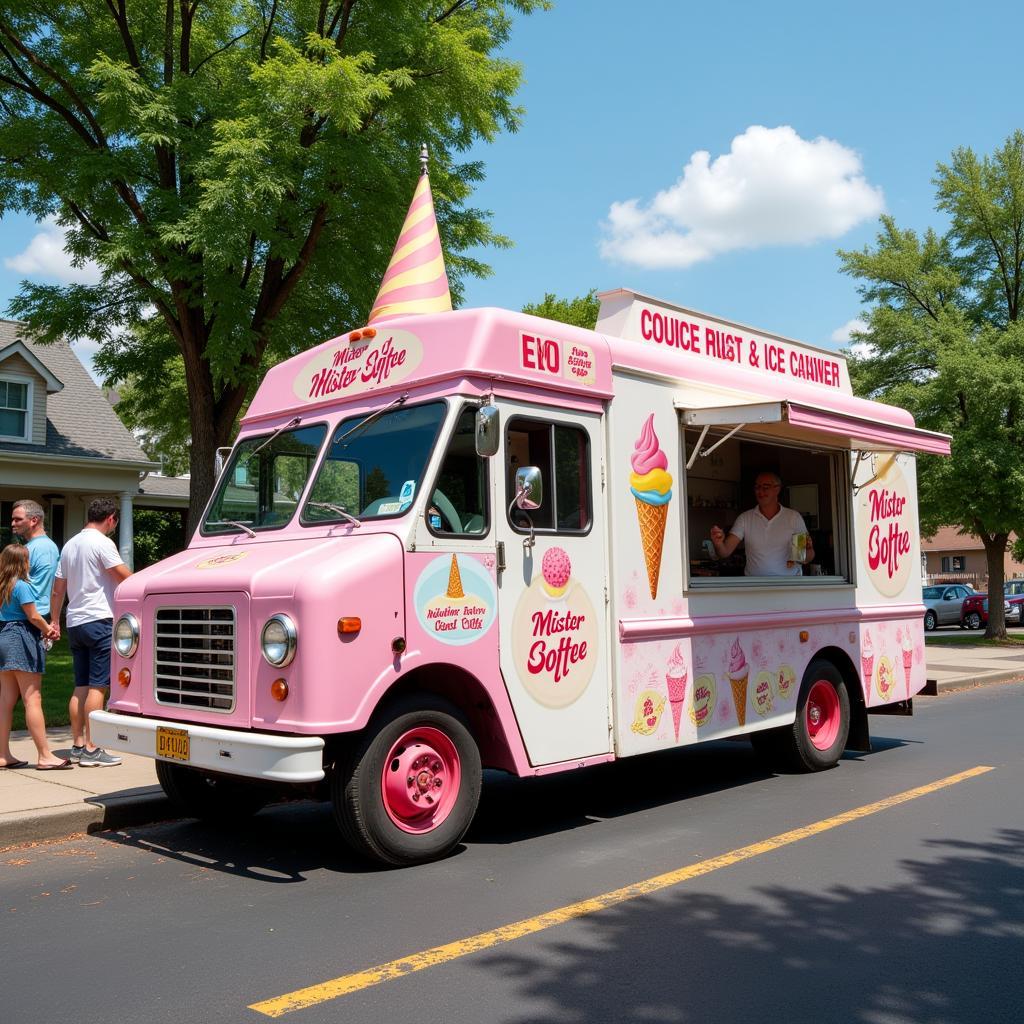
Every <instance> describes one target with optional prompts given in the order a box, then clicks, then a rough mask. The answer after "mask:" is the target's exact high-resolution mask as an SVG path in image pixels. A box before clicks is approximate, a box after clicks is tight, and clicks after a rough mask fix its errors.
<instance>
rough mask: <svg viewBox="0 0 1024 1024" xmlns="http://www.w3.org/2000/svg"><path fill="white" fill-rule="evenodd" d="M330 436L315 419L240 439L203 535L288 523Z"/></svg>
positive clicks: (204, 524)
mask: <svg viewBox="0 0 1024 1024" xmlns="http://www.w3.org/2000/svg"><path fill="white" fill-rule="evenodd" d="M326 436H327V426H326V424H324V423H316V424H311V425H310V426H308V427H300V428H298V429H296V430H283V431H281V432H280V433H279V434H276V435H275V434H273V433H269V434H257V435H255V436H253V437H247V438H246V439H245V440H244V441H239V443H238V444H237V445H236V446H235V450H234V453H233V455H232V458H231V462H230V463H229V465H228V468H227V470H226V471H225V472H224V473H223V475H222V476H221V478H220V486H219V487H218V489H217V495H216V497H215V498H214V500H213V504H212V505H211V506H210V511H209V512H208V513H207V516H206V519H205V520H204V521H203V529H202V532H203V534H204V536H213V535H216V534H220V533H244V532H245V529H250V530H271V529H280V528H281V527H282V526H284V525H285V524H286V523H287V522H288V521H289V520H290V519H291V518H292V516H293V515H294V513H295V508H296V505H297V504H298V501H299V498H300V496H301V495H302V492H303V490H304V489H305V487H306V482H307V481H308V480H309V474H310V472H311V471H312V469H313V464H314V463H315V462H316V457H317V455H318V453H319V451H320V447H321V445H322V444H323V441H324V438H325V437H326Z"/></svg>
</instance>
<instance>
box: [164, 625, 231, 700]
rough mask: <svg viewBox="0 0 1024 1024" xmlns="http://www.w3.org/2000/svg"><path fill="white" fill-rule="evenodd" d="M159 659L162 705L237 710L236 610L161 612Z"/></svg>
mask: <svg viewBox="0 0 1024 1024" xmlns="http://www.w3.org/2000/svg"><path fill="white" fill-rule="evenodd" d="M155 655H156V659H155V670H154V687H155V689H156V699H157V702H158V703H160V704H173V705H175V706H177V707H186V708H203V709H204V710H206V711H223V712H225V713H227V712H229V711H233V710H234V707H235V664H236V662H235V610H234V608H158V609H157V613H156V652H155Z"/></svg>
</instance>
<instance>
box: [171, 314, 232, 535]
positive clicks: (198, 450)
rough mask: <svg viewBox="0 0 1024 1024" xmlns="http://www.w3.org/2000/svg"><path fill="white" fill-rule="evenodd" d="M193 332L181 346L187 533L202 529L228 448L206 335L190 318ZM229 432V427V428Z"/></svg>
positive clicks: (197, 319)
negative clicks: (217, 466)
mask: <svg viewBox="0 0 1024 1024" xmlns="http://www.w3.org/2000/svg"><path fill="white" fill-rule="evenodd" d="M190 326H191V327H192V330H191V331H190V332H189V333H188V334H187V335H186V337H185V340H184V344H183V345H182V357H183V362H184V365H185V384H186V386H187V388H188V407H189V419H190V420H191V426H192V441H191V444H190V446H189V460H188V462H189V467H188V468H189V477H190V481H191V486H190V487H189V503H188V532H189V536H190V537H191V535H192V534H193V533H194V532H195V530H196V528H197V527H198V526H199V521H200V519H201V517H202V514H203V509H205V508H206V502H207V501H208V500H209V498H210V494H211V493H212V491H213V485H214V482H215V481H214V460H215V458H216V454H217V448H218V447H219V446H220V445H223V444H226V443H227V442H226V441H225V440H222V439H221V436H220V435H221V433H222V430H221V424H219V423H218V422H217V403H216V401H215V399H214V393H213V377H212V375H211V373H210V364H209V362H208V361H207V360H206V358H205V355H204V353H205V351H206V347H207V342H208V338H207V331H206V330H205V325H203V324H202V322H201V320H200V319H199V318H191V324H190ZM228 430H229V432H230V426H229V428H228Z"/></svg>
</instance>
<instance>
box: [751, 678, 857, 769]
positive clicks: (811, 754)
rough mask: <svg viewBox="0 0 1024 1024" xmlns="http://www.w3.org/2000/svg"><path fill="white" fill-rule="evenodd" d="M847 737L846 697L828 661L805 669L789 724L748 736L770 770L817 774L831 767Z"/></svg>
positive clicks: (848, 702)
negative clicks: (792, 718) (770, 767)
mask: <svg viewBox="0 0 1024 1024" xmlns="http://www.w3.org/2000/svg"><path fill="white" fill-rule="evenodd" d="M849 734H850V695H849V693H848V692H847V689H846V683H845V682H844V681H843V677H842V675H841V674H840V672H839V670H838V669H837V668H836V667H835V665H833V664H832V663H831V662H830V661H823V660H816V661H812V662H811V663H810V665H808V666H807V671H806V672H805V673H804V680H803V684H802V685H801V687H800V697H799V700H798V701H797V712H796V720H795V721H794V722H793V724H792V725H788V726H784V727H782V728H779V729H768V730H765V731H762V732H755V733H751V736H750V742H751V744H752V746H753V747H754V750H755V751H756V752H757V753H758V755H760V756H761V757H763V758H765V759H766V760H767V761H768V762H769V763H770V764H771V765H772V766H773V767H776V768H780V769H783V770H787V771H800V772H820V771H824V770H825V769H826V768H832V767H834V766H835V765H836V764H837V763H838V761H839V758H840V757H841V756H842V753H843V750H845V749H846V740H847V737H848V736H849Z"/></svg>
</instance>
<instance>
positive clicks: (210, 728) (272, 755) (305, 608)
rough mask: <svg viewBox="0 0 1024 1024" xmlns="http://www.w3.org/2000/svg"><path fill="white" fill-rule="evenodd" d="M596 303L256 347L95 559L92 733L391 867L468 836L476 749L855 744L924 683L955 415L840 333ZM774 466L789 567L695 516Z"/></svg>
mask: <svg viewBox="0 0 1024 1024" xmlns="http://www.w3.org/2000/svg"><path fill="white" fill-rule="evenodd" d="M396 256H399V249H398V248H396ZM397 266H398V268H399V270H398V275H397V276H396V278H395V279H396V280H397V281H398V282H399V284H398V285H397V286H396V289H397V294H398V296H399V298H400V297H401V294H402V291H401V289H402V288H403V287H404V285H403V283H402V282H403V281H404V280H405V279H403V278H402V277H401V273H402V269H401V262H400V261H399V263H398V264H397ZM600 298H601V312H600V319H599V322H598V324H597V327H596V330H593V331H590V330H584V329H582V328H577V327H572V326H567V325H565V324H561V323H555V322H552V321H548V320H544V319H539V318H537V317H533V316H528V315H525V314H522V313H515V312H509V311H506V310H501V309H475V310H458V311H450V310H447V311H441V312H430V311H427V312H416V313H410V314H404V313H403V312H402V309H401V303H400V302H396V303H395V304H394V305H395V308H393V309H392V310H391V311H390V312H392V313H394V315H389V316H387V317H385V318H379V317H378V318H376V319H375V320H374V321H373V322H372V323H371V325H370V326H368V327H360V328H358V329H354V330H351V331H349V332H347V333H346V334H344V335H342V336H340V337H337V338H334V339H333V340H330V341H328V342H325V343H324V344H322V345H320V346H318V347H316V348H314V349H312V350H309V351H307V352H304V353H302V354H299V355H296V356H295V357H293V358H291V359H289V360H288V361H286V362H283V363H281V364H279V365H277V366H275V367H273V369H271V370H270V371H269V373H268V374H267V376H266V379H265V380H264V381H263V383H262V385H261V386H260V388H259V390H258V392H257V393H256V395H255V397H254V399H253V401H252V403H251V405H250V406H249V408H248V411H247V413H246V415H245V417H244V420H243V422H242V424H241V429H240V432H239V435H238V439H237V442H236V443H235V445H234V448H233V450H232V452H231V454H230V457H229V458H228V459H227V461H226V464H225V466H224V468H223V471H222V472H221V474H220V477H219V480H218V483H217V485H216V488H215V491H214V493H213V496H212V498H211V500H210V502H209V505H208V507H207V509H206V511H205V514H204V515H203V517H202V521H201V523H200V525H199V526H198V528H197V530H196V532H195V535H194V536H193V538H192V540H191V542H190V544H189V546H188V548H187V549H186V550H184V551H182V552H180V553H179V554H177V555H175V556H172V557H170V558H168V559H166V560H165V561H163V562H160V563H158V564H156V565H154V566H151V567H150V568H148V569H145V570H143V571H141V572H139V573H137V574H136V575H134V576H132V577H131V578H130V579H128V580H127V581H125V582H124V583H123V584H122V585H121V586H120V587H119V588H118V591H117V595H116V608H115V630H114V652H113V659H112V683H111V698H110V702H109V706H108V708H107V710H106V711H102V712H97V713H95V714H94V715H93V716H92V735H93V739H94V741H96V742H98V743H100V744H102V745H103V746H106V747H109V748H112V749H116V750H123V751H130V752H132V753H135V754H141V755H144V756H148V757H153V758H155V759H156V769H157V774H158V777H159V780H160V782H161V784H162V785H163V787H164V789H165V790H166V792H167V793H168V795H169V796H170V797H171V798H172V799H174V800H175V801H176V802H177V803H178V804H179V805H181V806H182V807H183V808H184V809H185V810H186V811H187V812H188V813H191V814H195V815H198V816H211V817H215V818H218V819H221V820H223V819H228V818H231V817H238V816H240V815H245V814H251V813H253V812H255V811H256V810H258V809H259V808H260V807H262V806H263V805H264V804H265V803H266V802H267V801H268V800H269V799H270V798H271V797H272V795H273V794H274V793H275V792H279V791H280V788H281V787H285V788H288V789H290V791H291V792H293V793H309V794H318V795H321V796H327V797H329V799H330V801H331V803H332V806H333V811H334V814H335V817H336V820H337V823H338V825H339V827H340V830H341V833H342V835H343V836H344V837H345V839H346V840H347V841H348V842H349V843H350V844H352V845H353V846H354V847H355V848H356V849H357V850H359V851H361V852H362V853H364V854H365V855H367V856H369V857H370V858H372V859H375V860H377V861H379V862H383V863H385V864H392V865H401V864H410V863H415V862H418V861H424V860H428V859H432V858H436V857H439V856H442V855H444V854H446V853H447V852H449V851H451V850H452V849H453V848H454V847H455V846H456V845H457V844H458V843H459V842H460V840H461V839H462V837H463V835H464V834H465V832H466V830H467V828H468V827H469V825H470V822H471V821H472V819H473V815H474V812H475V809H476V806H477V802H478V798H479V794H480V788H481V772H482V769H483V768H491V769H500V770H503V771H506V772H510V773H513V774H514V775H517V776H538V775H545V774H549V773H555V772H562V771H568V770H573V769H577V768H585V767H587V766H590V765H596V764H599V763H602V762H609V761H614V760H617V759H619V758H623V757H632V756H634V755H642V754H646V753H650V752H653V751H665V750H666V749H668V748H673V747H681V746H685V745H687V744H693V743H698V742H701V741H704V740H719V739H723V738H726V737H738V736H749V738H750V740H751V742H752V743H753V744H754V746H755V747H756V749H757V750H758V751H759V752H761V753H762V754H763V755H764V756H765V757H766V758H767V759H769V761H770V762H771V763H773V764H776V765H779V766H782V767H788V768H793V769H797V770H809V771H814V770H820V769H826V768H830V767H832V766H834V765H836V763H837V761H838V760H839V758H840V756H841V755H842V753H843V751H844V749H847V748H852V749H857V750H865V749H868V743H869V735H868V724H867V722H868V718H867V716H868V713H870V712H873V711H890V712H892V711H904V712H905V711H908V710H909V709H910V707H911V698H912V697H913V695H914V694H915V693H917V692H918V691H920V690H921V689H922V687H923V686H924V684H925V661H924V641H923V607H922V603H921V589H920V568H919V567H920V548H919V538H918V529H917V494H916V477H915V455H916V453H918V452H924V453H932V454H942V453H945V452H948V450H949V439H948V437H946V436H945V435H940V434H935V433H931V432H928V431H924V430H920V429H916V428H915V426H914V423H913V419H912V417H911V416H910V415H909V414H908V413H907V412H905V411H904V410H902V409H898V408H894V407H890V406H887V405H882V404H879V403H876V402H871V401H867V400H865V399H862V398H858V397H855V396H854V395H853V393H852V390H851V386H850V380H849V374H848V371H847V367H846V364H845V361H844V359H843V357H842V356H841V355H838V354H837V353H835V352H831V351H825V350H822V349H818V348H814V347H811V346H809V345H804V344H799V343H797V342H795V341H791V340H789V339H787V338H784V337H780V336H778V335H775V334H771V333H768V332H765V331H760V330H755V329H752V328H749V327H745V326H741V325H739V324H734V323H729V322H727V321H724V320H721V319H717V318H715V317H712V316H708V315H705V314H701V313H696V312H693V311H691V310H688V309H685V308H682V307H679V306H676V305H673V304H671V303H667V302H664V301H660V300H657V299H654V298H651V297H648V296H645V295H642V294H639V293H636V292H633V291H628V290H617V291H611V292H607V293H604V294H602V295H601V296H600ZM766 471H767V472H771V473H773V474H775V475H776V476H777V477H778V478H779V480H780V481H781V496H782V504H783V505H784V506H786V507H787V508H792V509H795V510H796V511H797V512H798V513H799V515H800V518H801V520H802V522H803V524H804V526H805V528H806V534H807V535H808V536H807V537H800V536H797V537H795V538H792V543H793V547H792V550H791V551H790V555H791V556H792V559H791V560H792V561H794V562H796V563H797V564H798V570H797V571H798V572H799V575H796V574H794V575H786V576H753V575H748V574H747V573H746V572H745V569H746V564H745V560H744V557H743V553H742V548H740V549H737V551H735V552H734V553H732V554H731V555H730V556H729V557H728V558H724V559H723V558H719V557H717V556H716V553H715V552H714V550H713V548H712V547H711V546H709V543H708V538H709V535H710V531H711V529H712V527H713V526H715V525H716V524H721V525H722V527H723V528H726V529H727V528H728V527H729V525H730V524H731V523H732V522H733V521H734V520H735V519H736V517H737V516H738V515H739V513H740V512H741V511H742V510H743V509H745V508H747V507H748V506H750V505H752V504H753V499H752V482H753V480H754V479H755V477H756V476H757V475H758V474H760V473H763V472H766ZM808 539H809V540H810V541H811V543H810V544H808V543H807V541H808ZM811 550H813V553H814V554H813V561H811V562H809V563H807V564H800V558H801V555H802V553H803V552H807V551H811ZM658 763H660V764H663V763H664V762H663V761H659V762H658Z"/></svg>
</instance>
